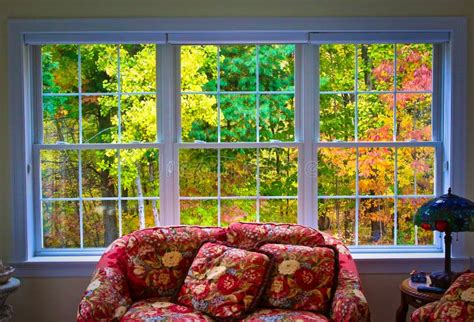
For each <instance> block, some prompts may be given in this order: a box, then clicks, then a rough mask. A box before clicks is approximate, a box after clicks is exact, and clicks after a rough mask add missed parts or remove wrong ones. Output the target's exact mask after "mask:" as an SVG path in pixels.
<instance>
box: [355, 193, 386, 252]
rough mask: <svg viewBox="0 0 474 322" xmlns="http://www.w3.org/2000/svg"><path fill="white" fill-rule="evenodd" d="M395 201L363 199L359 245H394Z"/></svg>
mask: <svg viewBox="0 0 474 322" xmlns="http://www.w3.org/2000/svg"><path fill="white" fill-rule="evenodd" d="M393 214H394V209H393V199H390V198H387V199H381V198H380V199H379V198H377V199H376V198H374V199H361V200H360V210H359V245H393V222H394V215H393Z"/></svg>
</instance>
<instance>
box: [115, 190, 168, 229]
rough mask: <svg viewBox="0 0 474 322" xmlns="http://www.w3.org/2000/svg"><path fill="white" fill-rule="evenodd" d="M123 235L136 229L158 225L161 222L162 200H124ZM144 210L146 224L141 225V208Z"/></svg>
mask: <svg viewBox="0 0 474 322" xmlns="http://www.w3.org/2000/svg"><path fill="white" fill-rule="evenodd" d="M121 202H122V235H126V234H129V233H131V232H133V231H135V230H138V229H143V228H145V227H154V226H158V225H159V223H160V201H159V200H155V199H153V200H142V202H143V204H140V201H138V200H122V201H121ZM141 207H143V208H142V211H143V218H144V220H145V226H144V227H140V215H139V214H140V208H141Z"/></svg>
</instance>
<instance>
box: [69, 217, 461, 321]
mask: <svg viewBox="0 0 474 322" xmlns="http://www.w3.org/2000/svg"><path fill="white" fill-rule="evenodd" d="M208 239H215V240H226V239H227V240H228V242H231V243H232V244H234V245H236V246H244V247H246V248H252V247H254V246H255V245H256V244H257V243H258V242H262V241H266V242H274V243H285V244H290V245H303V246H317V245H321V244H328V245H334V246H336V248H337V249H338V251H339V277H338V285H337V288H336V291H335V295H334V298H333V301H332V305H331V311H330V313H329V316H327V318H329V319H331V320H333V321H369V320H370V314H369V309H368V305H367V301H366V299H365V297H364V295H363V293H362V292H361V287H360V280H359V276H358V273H357V269H356V266H355V263H354V261H353V259H352V257H351V255H350V253H349V250H348V249H347V248H346V247H345V246H344V245H343V244H342V242H340V241H339V240H337V239H335V238H333V237H331V236H330V235H328V234H325V233H322V232H319V231H317V230H315V229H311V228H307V227H304V226H300V225H286V224H233V225H231V226H230V227H229V228H227V229H223V228H217V227H211V228H201V227H197V226H196V227H195V226H177V227H157V228H151V229H145V230H141V231H137V232H134V233H132V234H130V235H127V236H124V237H122V238H120V239H118V240H116V241H115V242H114V243H112V244H111V245H110V247H109V248H108V249H107V250H106V251H105V252H104V254H103V255H102V257H101V259H100V261H99V263H98V265H97V267H96V270H95V272H94V274H93V277H92V280H91V283H90V284H89V286H88V287H87V290H86V292H85V293H84V296H83V298H82V300H81V302H80V304H79V308H78V312H77V320H78V321H98V320H102V321H119V320H120V319H122V318H123V319H125V320H127V319H130V320H134V319H138V320H140V319H143V320H146V319H147V317H146V316H147V315H149V314H151V315H159V316H160V319H161V317H163V318H165V319H168V320H173V319H180V320H199V319H203V321H204V320H205V319H209V317H208V316H206V315H204V314H202V313H197V312H196V311H195V310H193V309H190V311H187V310H186V312H184V311H185V309H184V308H182V307H181V306H178V305H172V304H171V303H168V302H165V301H166V299H164V298H163V297H166V296H171V295H172V294H173V292H175V291H176V290H177V289H178V286H179V283H180V282H182V281H183V280H184V278H185V277H186V276H185V275H186V271H187V268H188V267H189V265H190V264H191V262H192V258H193V254H194V253H195V252H196V250H197V248H198V247H199V246H200V245H201V244H202V242H203V241H205V240H208ZM245 276H246V277H245V278H246V279H249V277H248V276H249V275H245ZM229 281H230V280H229ZM226 285H231V284H230V283H229V284H227V282H226ZM158 302H159V303H162V304H156V303H158ZM153 303H155V304H154V306H153ZM163 303H164V304H163ZM168 304H170V305H169V306H168ZM157 310H158V311H157ZM180 310H181V311H183V312H174V311H180ZM260 313H262V314H263V315H260V316H259V315H258V314H257V312H255V313H254V314H252V315H251V316H249V317H248V318H247V320H248V319H254V320H253V321H260V320H262V321H280V320H281V321H283V320H295V319H300V320H303V321H325V317H324V316H323V315H321V314H316V313H311V312H303V311H289V310H280V309H271V310H259V314H260ZM141 314H143V316H142V315H141ZM178 314H191V316H192V317H191V318H189V319H187V318H184V317H183V316H181V317H183V318H178ZM193 314H200V315H198V316H194V315H193ZM267 316H268V318H267ZM142 317H143V318H142ZM148 319H150V318H148ZM151 319H153V318H151ZM453 321H454V320H453Z"/></svg>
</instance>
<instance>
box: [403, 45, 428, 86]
mask: <svg viewBox="0 0 474 322" xmlns="http://www.w3.org/2000/svg"><path fill="white" fill-rule="evenodd" d="M432 74H433V45H432V44H397V89H398V90H402V91H430V90H431V89H432V79H433V78H432Z"/></svg>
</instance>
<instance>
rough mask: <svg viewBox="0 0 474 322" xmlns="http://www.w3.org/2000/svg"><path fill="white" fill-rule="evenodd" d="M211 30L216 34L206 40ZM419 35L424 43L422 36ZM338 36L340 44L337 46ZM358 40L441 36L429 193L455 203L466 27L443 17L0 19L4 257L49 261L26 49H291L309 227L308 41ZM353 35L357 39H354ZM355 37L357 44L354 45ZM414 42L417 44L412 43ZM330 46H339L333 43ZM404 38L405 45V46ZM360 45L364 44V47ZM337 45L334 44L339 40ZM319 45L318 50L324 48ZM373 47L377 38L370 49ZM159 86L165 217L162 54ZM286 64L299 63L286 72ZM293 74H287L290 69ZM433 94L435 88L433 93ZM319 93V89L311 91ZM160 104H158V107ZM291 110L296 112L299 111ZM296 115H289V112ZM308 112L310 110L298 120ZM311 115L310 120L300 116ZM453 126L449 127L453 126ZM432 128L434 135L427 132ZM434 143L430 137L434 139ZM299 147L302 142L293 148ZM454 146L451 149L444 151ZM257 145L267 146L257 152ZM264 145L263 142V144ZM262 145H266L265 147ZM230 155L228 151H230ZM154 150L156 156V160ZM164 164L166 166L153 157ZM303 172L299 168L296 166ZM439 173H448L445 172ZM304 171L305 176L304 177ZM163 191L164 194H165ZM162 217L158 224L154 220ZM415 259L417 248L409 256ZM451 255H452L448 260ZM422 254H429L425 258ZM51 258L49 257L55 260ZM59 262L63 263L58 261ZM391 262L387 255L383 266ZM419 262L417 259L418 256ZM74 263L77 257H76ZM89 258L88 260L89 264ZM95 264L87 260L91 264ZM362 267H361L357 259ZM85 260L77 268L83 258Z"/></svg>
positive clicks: (461, 150)
mask: <svg viewBox="0 0 474 322" xmlns="http://www.w3.org/2000/svg"><path fill="white" fill-rule="evenodd" d="M216 30H218V31H217V32H216ZM423 33H425V36H423ZM341 34H342V35H344V37H346V39H345V40H344V39H342V38H341ZM367 34H370V35H374V34H379V36H381V37H382V39H384V42H387V41H390V39H388V38H387V37H388V36H392V35H393V36H394V37H393V38H394V39H393V41H395V42H396V41H400V40H401V39H402V40H403V39H407V40H410V37H413V36H414V35H415V36H414V37H415V38H414V39H415V40H416V39H421V40H423V39H424V40H426V39H427V38H430V37H434V38H436V37H440V39H444V38H445V37H449V42H448V43H446V44H443V45H442V46H441V47H440V48H441V49H439V50H440V51H441V52H442V55H438V57H439V56H442V57H443V59H442V61H440V64H439V66H440V68H441V69H442V70H441V73H442V85H439V86H440V87H442V88H443V92H442V97H440V98H436V97H434V98H433V101H435V100H437V99H439V101H440V102H442V105H443V106H444V108H443V110H442V113H440V115H439V116H440V117H439V119H440V120H441V121H440V122H442V124H444V126H443V127H439V129H440V130H441V131H440V133H438V134H439V136H440V138H441V139H442V141H443V142H444V149H443V155H442V159H443V160H444V163H443V164H444V166H443V169H437V171H440V172H441V171H442V173H441V176H442V181H443V184H442V185H439V188H438V190H437V191H436V194H440V193H441V192H442V191H445V190H446V189H447V187H448V186H451V187H452V188H453V190H454V191H456V193H457V194H460V195H463V194H464V193H465V178H464V170H465V157H466V137H465V129H466V125H465V119H466V118H465V116H466V104H467V101H466V79H467V77H466V68H465V66H466V62H467V33H466V19H464V18H457V17H456V18H453V17H430V18H365V19H359V18H226V19H224V18H190V19H188V18H170V19H165V18H163V19H161V18H157V19H70V20H61V19H51V20H10V21H9V47H8V52H9V106H10V110H9V111H10V113H9V120H10V131H11V165H12V176H11V178H12V181H11V182H12V196H11V200H12V207H11V209H12V214H11V215H12V223H13V240H14V241H15V242H14V249H13V252H12V254H11V255H12V256H11V258H12V260H13V261H15V262H17V263H25V262H26V263H28V262H38V261H45V262H48V261H49V260H50V258H49V259H48V258H47V257H42V258H41V257H38V256H37V255H38V254H37V252H36V249H35V244H36V243H35V240H34V238H35V237H34V236H35V235H36V234H35V228H34V226H35V225H34V221H35V218H34V216H33V213H34V202H33V201H34V198H33V196H34V191H33V190H34V184H33V176H32V172H33V171H32V164H33V160H32V153H31V146H32V133H31V124H32V121H33V115H32V111H31V106H32V104H34V102H35V100H36V99H37V98H36V97H34V96H33V95H32V93H33V91H32V90H31V89H32V84H34V83H35V81H36V82H37V81H38V79H37V78H38V75H37V74H35V73H34V72H33V71H32V68H31V66H32V63H33V59H34V57H36V59H38V57H37V56H38V55H37V54H36V55H35V54H34V50H32V48H34V47H32V46H29V45H27V43H28V44H44V43H83V42H88V39H92V41H93V42H103V43H134V42H138V43H140V42H141V43H163V42H164V41H165V39H167V40H168V43H169V44H172V43H174V44H180V43H190V42H193V41H196V42H200V43H202V42H204V41H205V40H206V39H208V41H209V43H220V42H227V43H245V42H247V43H274V42H279V43H301V44H302V45H297V51H298V55H299V56H300V57H301V60H300V62H301V61H303V62H304V64H305V66H308V67H309V68H306V69H304V70H303V72H302V73H301V75H297V77H296V79H295V82H297V83H298V84H299V85H300V86H296V93H295V97H296V98H297V100H298V99H299V101H300V103H299V104H300V105H301V106H299V108H300V109H301V111H302V112H303V113H304V115H305V117H304V118H303V119H302V118H301V117H300V116H295V129H300V128H304V129H306V130H304V131H303V132H302V133H301V132H298V130H296V133H295V136H296V140H295V142H294V143H293V142H292V143H284V144H290V145H299V147H300V157H299V178H300V180H299V189H298V199H299V200H300V203H299V206H298V219H299V221H300V222H301V223H303V224H306V225H309V226H313V227H316V226H317V219H316V218H317V217H316V216H315V215H314V214H316V202H317V195H316V187H317V182H315V181H316V180H314V178H312V177H311V176H307V175H302V173H301V171H308V170H311V169H309V168H310V167H312V166H313V167H314V166H315V164H316V163H315V162H316V160H315V158H316V156H315V153H314V151H315V133H314V130H312V129H314V128H315V126H316V122H317V117H318V115H314V114H315V113H314V110H315V109H314V108H313V107H314V106H317V104H318V102H319V98H317V97H315V95H314V94H312V93H311V92H310V91H301V88H305V87H307V86H312V88H316V87H313V86H316V85H318V84H317V82H318V81H319V80H318V77H316V76H317V73H316V72H317V70H316V67H317V66H316V63H315V61H316V54H317V50H316V48H317V47H316V46H314V45H307V44H306V43H309V42H317V41H318V40H317V38H318V35H319V36H322V37H327V38H328V39H330V38H331V37H332V38H333V40H334V41H336V40H338V41H337V42H341V41H343V40H344V41H346V42H357V41H360V40H361V38H360V37H362V38H364V37H367ZM163 35H166V36H163ZM361 35H362V36H361ZM364 35H365V36H364ZM420 35H421V38H417V37H420ZM338 37H339V38H338ZM407 37H408V38H407ZM365 39H367V38H365ZM339 40H340V41H339ZM326 41H328V40H327V39H326ZM374 41H377V37H375V40H374ZM158 48H159V55H158V56H159V57H160V60H159V65H158V70H159V77H160V84H161V87H160V88H159V93H158V96H159V97H160V100H159V101H160V103H159V111H160V113H161V116H162V117H160V118H159V122H160V127H159V130H160V134H161V135H162V136H161V137H162V138H164V140H163V141H162V142H160V143H159V144H160V164H162V165H164V166H161V168H162V169H163V170H162V173H160V175H161V177H162V179H161V180H162V184H161V187H163V186H167V187H169V186H172V187H173V189H163V188H162V190H161V194H160V199H161V204H162V209H163V207H164V208H165V209H168V210H171V211H172V212H171V214H176V213H177V211H178V209H177V208H176V207H177V206H178V207H179V205H177V204H176V201H177V200H178V196H179V191H178V189H179V188H178V185H177V174H176V173H177V171H176V164H175V163H174V161H175V160H177V157H178V156H177V151H178V149H177V145H179V144H185V143H178V138H177V135H176V133H177V130H176V128H175V127H176V126H177V124H178V123H177V122H176V121H177V120H179V117H180V115H179V112H178V110H177V109H174V110H173V109H172V107H173V106H177V102H178V101H179V97H178V96H177V95H173V93H175V94H176V93H178V94H179V89H178V88H177V83H178V82H177V77H178V75H179V73H176V72H173V71H172V70H170V68H169V66H170V65H169V63H170V62H171V63H172V64H171V66H178V63H177V62H178V61H179V57H178V56H177V52H176V50H175V48H176V47H173V46H172V45H162V46H159V47H158ZM295 64H296V65H297V64H299V62H296V63H295ZM296 65H295V69H296V68H298V67H297V66H296ZM434 86H435V85H434ZM318 87H319V86H318ZM439 90H440V88H433V92H435V93H438V92H440V91H439ZM165 98H166V99H165ZM299 104H298V103H297V105H299ZM296 109H297V110H298V107H297V108H296ZM307 109H310V110H311V111H308V110H307ZM308 116H314V117H308ZM454 125H455V126H454ZM435 127H436V126H435ZM435 138H436V133H435ZM301 141H302V143H301ZM454 142H455V143H456V144H454ZM258 144H260V145H266V144H267V143H258ZM268 144H270V143H268ZM270 145H271V144H270ZM233 147H235V145H234V146H233ZM161 150H163V153H161V152H162V151H161ZM162 156H166V157H164V158H163V157H162ZM302 165H303V166H302ZM448 165H449V166H448ZM308 167H309V168H308ZM165 191H166V192H165ZM162 218H163V217H162ZM176 223H177V222H176V217H173V216H172V215H170V214H168V215H167V214H165V217H164V218H163V220H162V224H164V225H170V224H176ZM460 243H461V245H458V246H456V244H455V246H454V249H453V253H454V255H455V256H456V255H459V256H463V255H466V254H463V253H459V252H457V249H463V247H462V243H463V238H461V241H460ZM441 246H442V243H439V242H438V243H437V245H436V247H434V248H431V249H429V253H428V254H427V255H424V256H425V257H426V256H427V258H431V259H432V258H435V257H439V256H440V251H441ZM388 250H393V248H391V247H390V248H387V249H384V248H383V247H382V248H381V247H377V249H370V248H367V249H364V250H363V251H364V253H366V254H369V255H361V258H363V257H364V256H369V257H368V258H369V260H372V259H376V258H383V257H385V256H384V255H383V254H372V255H370V253H379V252H386V251H388ZM398 251H399V252H407V251H409V250H408V249H399V250H398ZM416 251H417V252H418V253H419V251H420V250H419V249H418V250H416ZM457 253H459V254H457ZM430 254H431V255H430ZM58 255H59V254H58ZM61 255H64V254H61ZM407 256H411V257H412V258H419V256H417V254H412V255H407ZM394 257H397V255H395V256H394V255H393V254H392V256H391V257H390V258H392V259H393V258H394ZM422 257H423V255H422ZM78 259H80V258H79V257H78V256H72V257H71V258H68V259H66V258H64V257H57V258H56V261H58V260H60V261H64V262H70V261H74V262H75V261H77V260H78ZM83 259H84V258H83ZM89 259H91V258H89ZM95 259H96V258H93V259H91V261H92V262H94V261H95ZM361 260H362V259H361ZM86 261H87V259H86Z"/></svg>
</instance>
